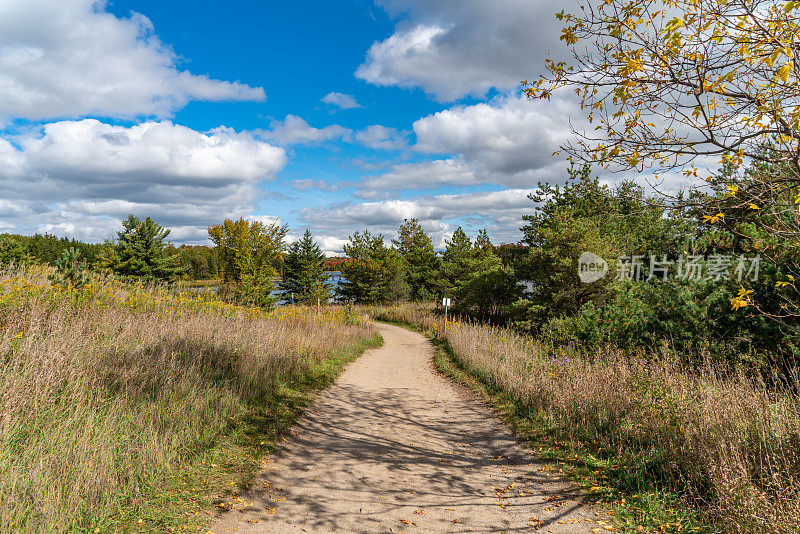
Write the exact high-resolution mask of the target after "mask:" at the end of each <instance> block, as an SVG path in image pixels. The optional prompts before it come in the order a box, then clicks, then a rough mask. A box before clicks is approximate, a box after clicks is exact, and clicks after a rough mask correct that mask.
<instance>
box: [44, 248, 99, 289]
mask: <svg viewBox="0 0 800 534" xmlns="http://www.w3.org/2000/svg"><path fill="white" fill-rule="evenodd" d="M56 269H58V270H57V271H56V272H55V273H53V274H51V275H49V276H48V277H47V278H48V279H49V280H50V281H51V282H52V283H53V285H56V284H58V285H63V286H64V287H69V286H73V287H77V288H83V286H85V285H86V284H88V283H89V282H91V278H90V277H89V276H88V275H87V274H86V271H87V269H88V263H87V262H86V260H84V259H81V254H80V252H78V250H77V249H75V248H69V249H67V250H65V251H64V252H63V253H62V254H61V259H59V260H58V262H57V263H56Z"/></svg>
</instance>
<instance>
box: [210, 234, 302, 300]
mask: <svg viewBox="0 0 800 534" xmlns="http://www.w3.org/2000/svg"><path fill="white" fill-rule="evenodd" d="M288 231H289V228H288V226H286V225H283V226H281V225H278V224H264V223H262V222H260V221H248V220H245V219H244V218H240V219H238V220H236V221H234V220H231V219H225V221H224V222H223V223H222V224H216V225H213V226H209V227H208V235H209V237H210V238H211V241H212V242H213V243H214V244H215V245H216V250H217V254H218V255H219V263H220V268H221V270H222V277H223V280H224V281H225V282H227V283H230V284H232V285H233V286H234V294H235V297H236V299H237V300H238V301H240V302H244V303H248V304H253V305H256V306H265V307H266V306H271V305H272V304H273V303H274V298H273V297H272V296H271V293H272V291H273V290H274V289H275V280H276V278H277V277H278V268H279V267H280V264H281V261H282V255H283V253H284V251H285V250H286V243H285V241H284V238H285V237H286V234H287V233H288Z"/></svg>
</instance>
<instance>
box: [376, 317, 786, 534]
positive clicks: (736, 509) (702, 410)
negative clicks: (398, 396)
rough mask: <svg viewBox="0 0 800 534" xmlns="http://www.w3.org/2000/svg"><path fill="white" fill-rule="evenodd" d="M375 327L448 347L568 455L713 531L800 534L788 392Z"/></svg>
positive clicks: (507, 341)
mask: <svg viewBox="0 0 800 534" xmlns="http://www.w3.org/2000/svg"><path fill="white" fill-rule="evenodd" d="M380 316H381V318H383V319H387V320H395V321H401V322H407V323H412V324H416V325H419V326H421V327H422V328H423V329H425V330H427V331H429V332H431V333H432V334H433V335H435V336H441V337H442V338H444V339H446V340H447V342H448V343H449V345H450V346H451V347H452V349H453V351H454V353H455V357H456V358H457V359H458V360H459V361H460V363H461V364H462V365H463V366H464V367H466V368H467V369H469V370H470V371H471V372H473V373H475V374H477V375H478V376H479V377H480V378H481V379H482V380H483V381H484V382H486V383H489V384H491V385H492V386H494V387H496V388H499V389H500V390H502V391H505V392H508V393H509V394H511V395H512V396H513V397H514V398H515V399H516V400H518V401H519V402H520V403H522V404H523V405H525V406H526V407H527V408H528V409H529V410H530V412H531V416H532V417H535V418H542V419H543V420H545V421H547V426H548V428H549V429H550V431H551V432H553V433H554V435H555V437H556V438H557V439H559V440H563V441H564V442H566V443H567V444H568V446H569V447H570V448H571V449H572V450H578V449H582V450H590V451H595V454H597V455H598V456H605V457H606V458H611V459H613V460H614V461H615V462H616V463H617V464H618V466H619V467H622V468H623V471H627V473H624V475H625V476H628V477H629V483H630V485H631V488H630V489H631V490H632V491H636V490H637V489H644V490H647V487H648V486H650V487H656V488H667V489H668V490H670V491H674V492H676V493H678V494H680V495H681V496H682V497H684V498H685V499H686V501H687V502H688V503H690V504H691V505H692V506H693V507H696V508H698V509H700V510H701V511H702V513H703V514H704V515H705V516H706V517H707V518H708V520H709V521H710V522H711V523H712V524H713V525H714V529H715V531H726V532H752V533H756V532H758V533H762V532H773V533H789V532H800V403H798V398H797V397H796V396H795V395H793V394H791V393H790V392H787V391H775V390H774V389H770V388H768V387H766V386H765V385H764V384H763V383H761V382H760V381H758V380H753V379H751V378H748V377H747V376H745V375H744V374H736V373H729V372H728V373H726V372H721V371H720V370H718V369H714V367H713V366H711V365H706V366H705V367H704V368H702V369H691V370H688V369H685V368H683V367H682V366H681V365H680V364H679V363H677V361H676V359H675V358H673V357H671V356H670V355H669V354H667V353H662V354H657V355H653V354H649V355H646V356H647V358H644V357H642V358H624V357H622V356H621V355H620V354H618V353H617V352H616V351H614V350H613V349H607V348H603V347H598V350H597V352H596V353H594V354H588V355H587V354H577V353H575V352H574V351H571V350H570V349H568V348H560V349H555V350H554V349H553V348H552V347H544V346H541V345H539V344H537V343H536V342H535V341H534V340H532V339H531V338H529V337H526V336H521V335H518V334H516V333H514V332H512V331H508V330H504V329H498V328H492V327H487V326H481V325H474V324H467V323H460V322H457V323H454V324H451V325H450V326H449V327H448V329H447V331H446V332H442V323H441V318H440V317H437V316H434V315H432V314H431V313H430V310H426V309H424V308H419V307H416V308H414V307H406V308H390V309H386V310H383V311H382V313H381V315H380ZM643 356H644V355H643ZM636 486H639V487H640V488H637V487H636Z"/></svg>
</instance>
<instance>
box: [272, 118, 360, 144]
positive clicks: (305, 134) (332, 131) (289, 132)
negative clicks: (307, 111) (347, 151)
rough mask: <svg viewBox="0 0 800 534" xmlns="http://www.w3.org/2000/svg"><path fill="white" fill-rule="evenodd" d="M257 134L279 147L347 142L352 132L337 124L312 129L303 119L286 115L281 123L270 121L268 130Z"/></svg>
mask: <svg viewBox="0 0 800 534" xmlns="http://www.w3.org/2000/svg"><path fill="white" fill-rule="evenodd" d="M259 134H260V135H261V137H263V138H264V139H267V140H268V141H272V142H274V143H277V144H279V145H313V144H318V143H324V142H325V141H334V140H337V139H343V140H349V139H350V138H351V134H352V132H351V131H350V130H349V129H347V128H343V127H342V126H339V125H338V124H331V125H330V126H326V127H324V128H314V127H313V126H311V125H310V124H308V122H306V121H305V119H302V118H300V117H297V116H295V115H287V116H286V118H285V119H284V120H282V121H272V122H271V123H270V130H263V131H260V132H259Z"/></svg>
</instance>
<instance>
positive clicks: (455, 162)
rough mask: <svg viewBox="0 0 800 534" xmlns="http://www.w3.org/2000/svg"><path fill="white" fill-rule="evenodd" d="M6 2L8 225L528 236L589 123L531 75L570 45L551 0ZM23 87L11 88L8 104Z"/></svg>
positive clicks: (196, 235) (0, 63) (0, 49)
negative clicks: (225, 225) (253, 224)
mask: <svg viewBox="0 0 800 534" xmlns="http://www.w3.org/2000/svg"><path fill="white" fill-rule="evenodd" d="M19 4H20V3H18V2H14V1H13V0H0V191H2V196H0V231H10V232H20V233H33V232H51V233H56V234H62V235H71V236H75V237H78V238H81V239H87V240H92V241H98V240H102V239H105V238H107V237H110V236H111V235H112V234H113V232H114V230H115V229H116V228H118V224H119V220H120V219H122V218H123V217H124V216H125V215H126V214H127V213H129V212H132V213H135V214H136V215H140V216H146V215H150V216H153V217H154V218H155V219H156V220H157V221H159V222H162V224H165V225H167V226H170V227H171V228H172V229H173V234H172V235H173V239H174V240H175V241H176V242H187V243H203V242H205V239H206V236H205V230H204V228H205V226H207V225H208V224H214V223H216V222H219V221H220V220H221V219H223V218H225V217H240V216H245V217H252V218H258V219H262V220H267V221H272V220H280V221H281V222H283V223H286V224H289V226H290V227H291V228H292V235H297V234H301V233H302V231H303V229H305V228H306V227H309V228H311V230H312V232H313V233H314V234H315V235H316V236H317V237H318V238H319V239H320V242H321V243H322V244H323V247H324V248H325V249H326V250H327V251H328V252H330V253H336V252H339V251H341V244H342V243H343V242H344V240H346V238H347V236H348V235H350V234H351V233H352V232H353V231H355V230H362V229H364V228H369V229H370V230H372V231H375V232H381V233H384V234H385V235H386V236H387V237H391V236H392V234H393V232H394V230H395V229H396V228H397V226H398V225H399V224H400V223H401V222H402V220H403V218H406V217H416V218H419V219H420V220H421V222H422V224H423V226H424V227H425V228H426V230H428V231H429V232H430V233H431V235H432V236H433V237H434V241H435V242H436V244H437V245H438V246H441V245H443V243H444V240H445V239H447V238H448V237H449V235H450V234H451V233H452V231H453V230H454V229H455V228H456V227H457V226H458V225H462V226H464V227H465V229H467V231H468V233H472V234H474V233H476V232H477V230H478V229H479V228H483V227H485V228H487V229H488V231H489V234H490V236H491V237H492V238H493V240H494V241H495V242H513V241H517V240H518V239H519V238H520V233H519V231H518V228H519V226H520V224H521V216H522V214H523V213H528V212H530V211H531V209H532V203H531V202H530V201H529V200H528V199H527V198H526V195H527V193H528V192H530V191H531V190H532V188H534V187H535V185H536V183H537V181H539V180H543V181H555V182H558V181H561V180H562V179H563V176H564V168H565V164H564V162H563V161H559V160H558V158H556V157H553V156H552V155H551V154H552V152H553V151H554V150H555V149H557V147H558V145H559V144H560V143H562V142H563V141H564V140H565V139H566V138H567V137H568V136H569V128H568V126H567V119H568V118H570V117H573V120H574V121H577V122H579V121H580V116H579V114H577V113H575V106H574V103H573V102H571V101H570V100H569V99H554V101H553V102H550V103H542V102H528V101H527V100H526V99H524V98H522V97H521V95H520V92H519V81H520V80H522V79H525V78H531V77H535V75H536V74H537V73H538V72H540V71H541V68H542V65H543V61H544V57H545V55H546V54H547V53H552V54H554V55H556V56H557V55H558V54H560V53H561V48H560V45H559V42H558V39H557V28H556V26H555V23H554V22H553V20H554V19H553V13H554V12H555V11H556V10H557V8H558V9H560V7H559V4H558V3H556V2H554V1H552V0H539V1H535V2H531V1H530V0H497V1H494V2H484V1H479V0H463V1H460V2H451V1H448V0H425V1H413V0H379V1H376V2H373V1H367V0H342V1H339V2H330V1H309V2H299V1H293V2H257V1H254V0H231V1H229V2H226V3H225V5H224V7H220V5H219V4H214V3H208V2H185V1H181V0H173V1H170V2H163V1H159V2H155V1H150V0H148V1H142V0H139V1H135V2H134V1H129V0H114V1H113V2H108V3H104V2H99V1H94V0H58V1H56V0H31V1H30V2H25V3H24V5H19ZM3 102H5V103H3Z"/></svg>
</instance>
